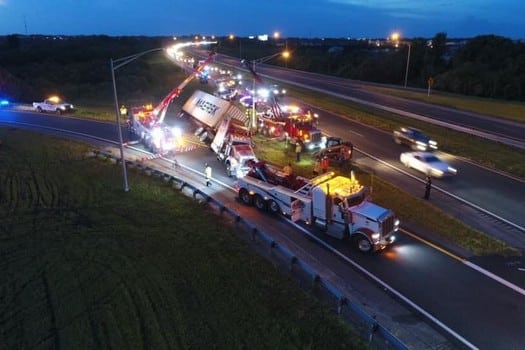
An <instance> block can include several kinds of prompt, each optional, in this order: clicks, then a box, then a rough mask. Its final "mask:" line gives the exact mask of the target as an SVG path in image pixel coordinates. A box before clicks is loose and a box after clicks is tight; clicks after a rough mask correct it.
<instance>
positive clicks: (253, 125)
mask: <svg viewBox="0 0 525 350" xmlns="http://www.w3.org/2000/svg"><path fill="white" fill-rule="evenodd" d="M279 55H282V56H283V57H284V58H288V57H289V56H290V53H289V52H288V51H284V52H277V53H274V54H273V55H270V56H266V57H263V58H259V59H256V60H252V67H251V70H252V75H253V94H252V120H251V124H252V125H251V128H252V129H254V128H255V129H256V128H257V118H256V113H255V95H256V92H255V79H256V73H255V66H256V65H258V64H261V63H264V62H266V61H269V60H271V59H272V58H274V57H277V56H279ZM248 67H249V66H248Z"/></svg>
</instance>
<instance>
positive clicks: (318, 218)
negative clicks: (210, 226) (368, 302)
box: [235, 161, 399, 253]
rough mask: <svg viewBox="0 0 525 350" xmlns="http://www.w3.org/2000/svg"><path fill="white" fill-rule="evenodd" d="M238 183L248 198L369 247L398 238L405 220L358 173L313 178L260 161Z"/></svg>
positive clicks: (376, 247)
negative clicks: (375, 199) (374, 197)
mask: <svg viewBox="0 0 525 350" xmlns="http://www.w3.org/2000/svg"><path fill="white" fill-rule="evenodd" d="M235 187H236V189H237V191H238V196H239V199H240V200H241V202H243V203H244V204H246V205H254V206H255V207H256V208H257V209H259V210H261V211H269V212H271V213H273V214H283V215H285V216H287V217H290V218H291V220H292V221H297V222H303V223H305V224H312V225H320V226H321V227H322V229H323V230H324V232H325V233H326V234H328V235H330V236H332V237H335V238H339V239H345V238H350V240H351V242H352V243H353V245H354V246H355V247H356V248H357V249H358V250H359V251H361V252H363V253H370V252H375V251H379V250H382V249H384V248H385V247H387V246H388V245H390V244H392V243H393V242H394V241H395V232H396V231H397V230H398V227H399V221H398V220H397V219H396V218H395V215H394V213H393V212H392V211H391V210H389V209H385V208H383V207H380V206H379V205H377V204H374V203H372V202H370V201H369V200H368V198H369V196H368V191H367V189H366V188H365V187H364V186H362V185H360V184H359V182H358V180H357V179H356V178H355V177H354V175H353V173H352V175H351V177H350V178H347V177H344V176H336V175H335V174H334V173H333V172H328V173H325V174H322V175H319V176H317V177H314V178H313V179H307V178H304V177H301V176H296V175H294V174H290V175H287V174H286V173H285V172H284V171H282V170H281V169H280V168H279V167H276V166H275V165H272V164H269V163H267V162H264V161H260V162H258V163H256V164H253V165H252V168H251V170H250V171H249V172H248V173H247V174H246V176H244V177H243V178H241V179H238V180H237V182H236V185H235Z"/></svg>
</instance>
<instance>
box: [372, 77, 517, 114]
mask: <svg viewBox="0 0 525 350" xmlns="http://www.w3.org/2000/svg"><path fill="white" fill-rule="evenodd" d="M365 89H366V90H370V91H374V92H380V93H382V94H385V95H392V96H397V97H403V98H408V99H411V100H417V101H421V102H425V103H431V104H435V105H440V106H445V107H450V108H456V109H461V110H465V111H471V112H475V113H479V114H483V115H489V116H494V117H498V118H504V119H509V120H514V121H517V122H521V123H525V104H524V103H519V102H515V101H501V100H491V99H487V98H478V97H471V96H459V95H454V94H448V93H444V92H441V91H435V90H432V91H431V93H430V96H428V94H427V92H423V91H414V90H403V89H392V88H384V87H377V86H365Z"/></svg>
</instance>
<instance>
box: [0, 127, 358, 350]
mask: <svg viewBox="0 0 525 350" xmlns="http://www.w3.org/2000/svg"><path fill="white" fill-rule="evenodd" d="M0 140H1V141H2V143H1V145H0V252H1V254H0V296H1V297H0V310H1V315H2V316H1V317H0V339H1V341H0V343H1V344H0V348H5V349H26V348H35V349H49V348H55V349H57V348H61V349H101V348H116V349H145V348H148V349H210V348H213V349H359V348H366V346H365V345H364V344H363V343H362V342H361V341H360V340H359V339H356V337H355V336H354V335H353V333H352V331H351V330H350V329H349V328H348V326H346V325H345V324H343V323H342V321H340V320H339V319H338V318H337V317H336V316H334V315H332V314H330V313H329V312H328V311H326V309H325V308H324V307H323V306H322V305H321V304H320V303H319V302H318V301H316V300H314V299H313V298H312V297H310V296H309V295H308V294H307V293H306V292H303V291H302V290H301V289H299V288H298V287H296V285H295V284H294V283H293V282H291V281H290V280H288V279H287V278H286V277H283V276H282V275H281V274H280V273H278V272H277V271H276V270H275V269H274V267H273V266H272V265H271V264H269V263H268V262H266V261H265V260H263V259H262V258H260V257H258V256H257V255H256V254H255V253H253V252H251V251H250V248H249V247H248V246H247V243H246V242H245V241H244V240H242V239H240V238H239V237H238V236H237V234H236V233H235V232H234V231H233V229H232V228H230V227H229V226H228V225H226V224H224V223H223V222H222V220H221V218H220V217H218V216H216V215H215V214H213V212H211V211H210V209H208V207H207V206H206V205H204V204H199V203H197V202H194V201H193V200H191V199H190V198H187V197H185V196H184V195H182V194H180V193H178V192H174V191H173V190H172V189H171V187H170V186H169V185H168V184H166V183H165V182H163V181H161V180H157V179H153V178H148V177H146V176H144V175H142V174H141V173H138V172H136V171H134V170H131V169H130V171H129V178H130V182H131V183H133V188H132V190H131V191H130V192H128V193H124V192H123V191H122V186H121V185H122V184H121V180H122V179H121V173H120V168H119V167H117V166H115V165H111V164H109V163H106V162H102V161H100V160H98V159H95V158H90V157H87V156H86V154H87V152H88V151H89V150H90V147H89V146H87V145H84V144H79V143H73V142H69V141H65V140H62V139H58V138H53V137H47V136H40V135H38V134H32V133H29V132H24V131H21V130H18V129H13V128H10V129H8V128H0ZM28 140H30V142H28ZM204 217H205V218H206V219H205V220H203V218H204Z"/></svg>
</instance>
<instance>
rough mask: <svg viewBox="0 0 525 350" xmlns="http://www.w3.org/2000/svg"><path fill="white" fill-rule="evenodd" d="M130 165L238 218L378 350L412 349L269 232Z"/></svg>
mask: <svg viewBox="0 0 525 350" xmlns="http://www.w3.org/2000/svg"><path fill="white" fill-rule="evenodd" d="M93 153H94V154H95V155H96V156H97V157H99V158H101V159H106V160H111V161H112V162H114V163H115V164H119V163H120V159H119V158H118V157H116V156H115V155H113V154H111V153H109V152H104V151H99V150H96V151H93ZM126 164H127V165H128V166H130V167H134V168H137V169H140V170H142V171H144V172H146V173H148V174H149V175H153V176H158V177H159V178H162V179H164V180H165V181H166V182H169V183H172V184H173V187H174V188H175V189H176V190H179V191H180V192H183V193H185V194H187V195H189V196H191V197H193V198H194V199H196V200H202V201H204V202H207V203H208V204H209V205H212V206H214V207H216V209H217V210H218V211H219V213H220V214H221V215H222V214H224V213H226V214H228V215H230V216H231V217H232V218H233V219H234V222H235V225H236V226H243V227H240V228H243V229H244V231H245V232H248V234H249V239H250V240H251V241H256V242H260V243H262V244H263V245H264V246H265V247H268V248H269V250H270V254H269V255H270V256H274V257H275V258H276V259H279V258H280V259H281V260H282V261H284V263H285V265H286V268H287V270H288V271H289V272H290V273H291V274H294V273H295V274H296V276H295V277H296V278H300V276H299V275H300V274H303V275H304V276H306V279H307V282H308V283H309V285H310V288H312V289H316V290H317V292H319V293H320V294H321V295H325V296H328V297H329V298H330V299H331V300H332V301H333V303H334V304H335V307H336V310H337V314H339V315H340V316H341V317H342V318H343V319H345V320H346V321H350V322H351V323H353V325H354V326H356V330H357V331H358V332H359V333H360V334H361V336H362V337H366V338H367V340H368V341H369V343H373V345H374V346H375V347H378V348H385V349H398V350H405V349H408V347H407V346H406V345H405V344H404V343H403V342H402V341H401V340H399V339H398V338H396V337H395V336H394V335H393V334H392V333H391V332H390V331H389V330H388V329H387V328H386V327H384V326H382V325H381V324H380V323H378V321H377V320H376V318H375V317H374V316H372V315H370V314H368V313H367V312H366V311H364V310H363V309H362V308H361V307H360V306H359V305H358V304H357V303H354V302H352V298H350V297H348V296H347V295H345V294H344V293H343V292H342V291H340V290H339V289H338V288H337V287H336V286H335V285H333V284H332V283H330V282H329V281H328V279H325V278H323V276H322V275H321V274H320V273H318V272H317V271H316V270H315V269H314V268H313V267H311V266H310V265H308V264H307V263H306V262H305V261H302V260H301V259H299V258H298V257H297V256H295V255H294V254H293V253H292V252H291V251H290V250H289V249H288V248H286V247H285V246H283V245H281V244H279V242H277V241H275V240H274V239H273V238H272V237H271V235H269V234H268V233H267V232H265V231H264V230H262V229H261V228H259V227H257V226H256V225H254V224H253V223H251V222H250V221H248V220H246V219H244V218H243V217H241V216H240V215H239V214H238V213H237V212H236V211H234V210H233V209H231V208H229V207H228V206H225V205H224V204H222V203H221V202H220V201H218V200H216V199H214V198H213V197H211V196H209V195H208V194H206V193H204V192H203V191H201V190H200V189H198V188H197V187H195V186H194V185H193V184H191V183H189V182H187V181H186V180H184V179H181V178H178V177H176V176H174V175H171V174H167V173H165V172H163V171H160V170H158V169H155V168H152V167H150V166H148V165H146V164H144V163H142V162H135V161H130V160H126Z"/></svg>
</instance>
